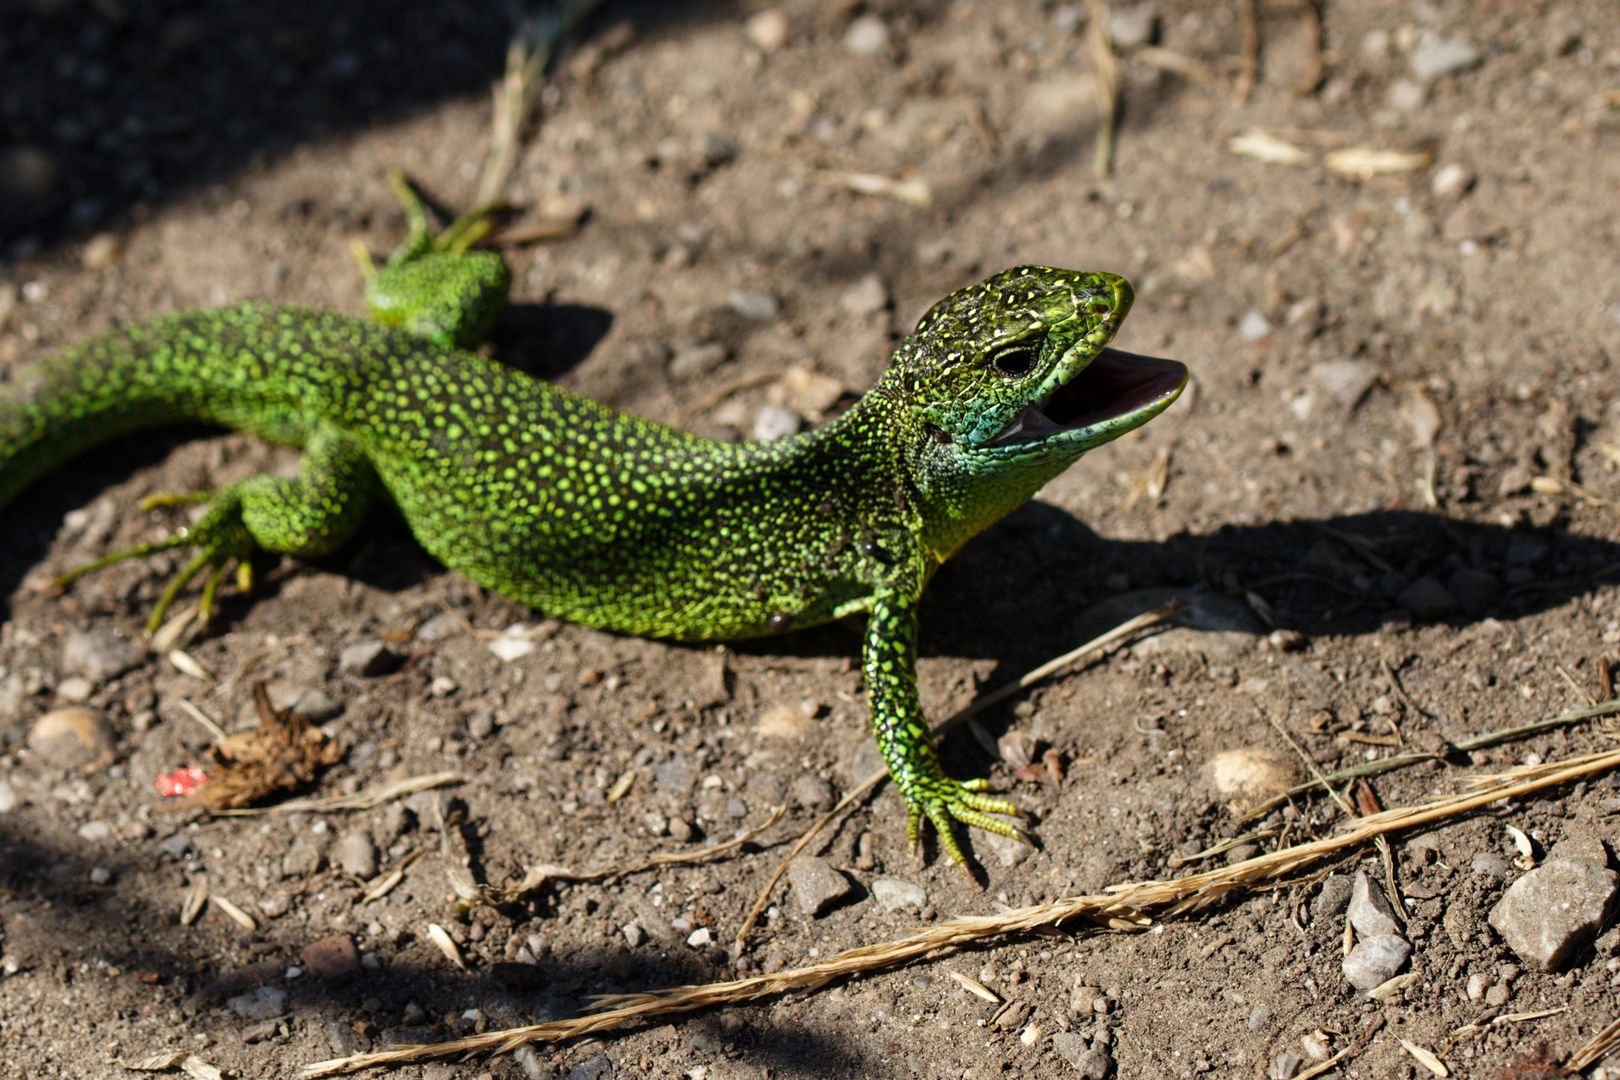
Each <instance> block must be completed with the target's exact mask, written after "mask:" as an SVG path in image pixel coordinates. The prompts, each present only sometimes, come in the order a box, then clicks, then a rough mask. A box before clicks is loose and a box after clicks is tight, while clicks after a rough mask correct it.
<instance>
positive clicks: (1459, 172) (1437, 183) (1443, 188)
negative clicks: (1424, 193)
mask: <svg viewBox="0 0 1620 1080" xmlns="http://www.w3.org/2000/svg"><path fill="white" fill-rule="evenodd" d="M1473 186H1474V174H1473V173H1471V172H1469V171H1468V170H1467V169H1465V168H1463V167H1462V166H1461V165H1458V164H1457V163H1456V162H1452V163H1451V164H1449V165H1442V166H1441V167H1440V168H1439V169H1438V170H1437V171H1436V172H1435V174H1434V179H1433V180H1431V181H1429V190H1430V191H1432V192H1434V195H1435V197H1436V198H1439V199H1455V198H1457V197H1458V196H1460V195H1462V194H1463V193H1464V192H1465V191H1467V190H1468V189H1469V188H1471V187H1473Z"/></svg>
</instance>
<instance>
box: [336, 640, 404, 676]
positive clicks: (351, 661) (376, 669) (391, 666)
mask: <svg viewBox="0 0 1620 1080" xmlns="http://www.w3.org/2000/svg"><path fill="white" fill-rule="evenodd" d="M403 662H404V658H403V657H402V656H400V655H399V654H398V653H396V652H395V651H394V650H393V649H390V648H389V647H388V644H387V642H383V641H378V640H377V639H376V638H372V639H370V640H368V641H357V642H355V643H354V644H353V645H346V646H344V648H343V651H342V652H341V653H339V654H338V669H339V670H341V671H345V672H347V673H349V674H350V675H360V676H363V677H365V678H373V677H375V676H378V675H387V674H388V673H389V672H391V671H396V670H398V669H399V665H400V664H401V663H403Z"/></svg>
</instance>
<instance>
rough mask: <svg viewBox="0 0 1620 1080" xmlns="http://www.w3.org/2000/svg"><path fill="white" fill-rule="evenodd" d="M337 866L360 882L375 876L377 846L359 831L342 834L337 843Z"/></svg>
mask: <svg viewBox="0 0 1620 1080" xmlns="http://www.w3.org/2000/svg"><path fill="white" fill-rule="evenodd" d="M336 852H337V864H338V867H339V868H340V869H342V871H343V872H344V873H345V874H353V875H354V876H355V877H357V878H359V879H360V880H361V881H370V880H371V879H372V878H374V877H376V876H377V845H375V844H373V843H372V842H371V837H370V836H368V835H367V834H366V833H364V832H361V831H360V830H358V829H357V830H355V831H354V832H351V833H346V834H344V836H343V838H342V839H341V840H339V841H338V842H337V849H336Z"/></svg>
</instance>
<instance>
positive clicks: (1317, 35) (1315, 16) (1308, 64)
mask: <svg viewBox="0 0 1620 1080" xmlns="http://www.w3.org/2000/svg"><path fill="white" fill-rule="evenodd" d="M1300 6H1301V8H1302V9H1303V10H1302V12H1301V14H1303V15H1304V17H1305V44H1306V47H1307V52H1306V54H1305V74H1304V75H1301V76H1300V79H1299V82H1298V83H1296V84H1295V85H1294V93H1296V94H1298V95H1299V96H1300V97H1309V96H1310V95H1311V94H1314V93H1316V88H1317V87H1318V86H1321V85H1322V70H1323V68H1322V13H1321V12H1320V11H1318V10H1317V8H1316V0H1305V3H1304V4H1302V5H1300Z"/></svg>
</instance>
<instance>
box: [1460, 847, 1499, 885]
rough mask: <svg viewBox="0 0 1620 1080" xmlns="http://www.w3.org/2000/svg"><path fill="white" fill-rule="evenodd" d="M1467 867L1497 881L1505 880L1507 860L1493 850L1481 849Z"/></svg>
mask: <svg viewBox="0 0 1620 1080" xmlns="http://www.w3.org/2000/svg"><path fill="white" fill-rule="evenodd" d="M1468 869H1470V870H1472V871H1473V872H1474V873H1476V874H1483V875H1484V876H1486V877H1488V878H1494V879H1495V880H1497V881H1506V880H1507V874H1508V864H1507V860H1506V859H1504V858H1502V856H1500V855H1498V854H1497V853H1496V852H1494V851H1482V852H1480V853H1479V854H1478V855H1475V856H1474V859H1473V861H1472V862H1470V863H1469V864H1468Z"/></svg>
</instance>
